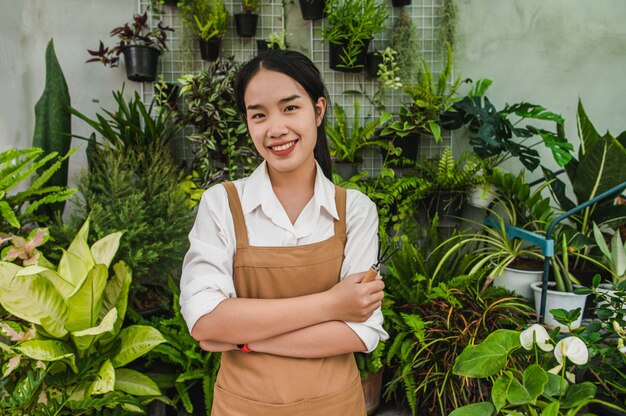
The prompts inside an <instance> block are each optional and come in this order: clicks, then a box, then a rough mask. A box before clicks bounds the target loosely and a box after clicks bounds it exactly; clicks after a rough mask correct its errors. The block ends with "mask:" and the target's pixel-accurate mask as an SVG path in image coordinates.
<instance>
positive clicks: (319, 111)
mask: <svg viewBox="0 0 626 416" xmlns="http://www.w3.org/2000/svg"><path fill="white" fill-rule="evenodd" d="M325 113H326V98H324V97H319V98H318V99H317V102H316V103H315V122H316V124H317V127H319V126H320V124H322V120H323V119H324V114H325Z"/></svg>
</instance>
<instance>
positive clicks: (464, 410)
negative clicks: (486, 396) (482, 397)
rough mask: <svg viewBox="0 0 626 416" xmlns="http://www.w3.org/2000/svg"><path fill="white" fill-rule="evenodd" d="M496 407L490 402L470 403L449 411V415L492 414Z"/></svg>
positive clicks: (483, 415) (485, 415)
mask: <svg viewBox="0 0 626 416" xmlns="http://www.w3.org/2000/svg"><path fill="white" fill-rule="evenodd" d="M496 414H497V412H496V408H495V407H494V406H493V404H491V403H490V402H480V403H472V404H468V405H467V406H463V407H459V408H458V409H456V410H454V411H453V412H452V413H450V416H494V415H496Z"/></svg>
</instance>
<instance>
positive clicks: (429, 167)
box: [415, 147, 483, 193]
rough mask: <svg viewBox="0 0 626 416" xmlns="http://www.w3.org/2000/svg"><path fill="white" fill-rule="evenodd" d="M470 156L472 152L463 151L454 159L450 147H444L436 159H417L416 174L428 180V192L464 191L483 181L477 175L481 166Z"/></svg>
mask: <svg viewBox="0 0 626 416" xmlns="http://www.w3.org/2000/svg"><path fill="white" fill-rule="evenodd" d="M472 157H473V154H471V153H465V154H463V155H462V156H461V158H460V159H459V160H455V159H454V156H453V155H452V151H451V150H450V147H446V148H445V149H444V150H443V153H442V154H441V156H439V157H438V158H436V159H422V160H420V161H417V163H416V164H415V168H416V169H417V176H419V177H421V178H423V179H425V180H426V181H427V182H428V184H429V192H430V193H432V192H437V191H466V190H467V189H469V188H470V187H472V186H474V185H477V184H480V183H482V181H483V179H482V178H481V177H480V176H479V175H478V172H479V171H480V169H481V168H482V166H481V165H480V164H479V163H476V162H474V161H473V160H471V158H472Z"/></svg>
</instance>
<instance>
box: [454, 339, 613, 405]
mask: <svg viewBox="0 0 626 416" xmlns="http://www.w3.org/2000/svg"><path fill="white" fill-rule="evenodd" d="M522 335H524V334H523V333H522V334H520V333H519V332H517V331H511V330H507V329H498V330H495V331H494V332H493V333H491V334H490V335H489V336H488V337H487V338H485V339H484V340H483V341H482V342H481V343H480V344H477V345H470V346H468V347H467V348H465V350H464V351H463V352H462V353H461V355H459V357H458V358H457V359H456V362H455V364H454V374H456V375H460V376H465V377H469V379H470V380H478V379H485V378H495V381H494V383H493V386H492V389H491V394H490V395H489V396H490V399H491V400H490V401H489V402H485V401H483V402H480V403H474V404H472V405H471V407H470V406H468V407H463V408H459V409H457V410H455V411H453V412H452V413H451V414H450V415H451V416H463V415H469V414H472V415H478V416H483V415H484V416H492V415H500V414H501V415H511V414H536V415H538V414H539V412H541V414H542V415H546V414H548V415H554V416H560V415H568V416H570V415H572V416H573V415H577V414H580V411H581V409H583V408H584V407H585V406H586V405H588V404H590V403H592V402H597V403H603V404H604V405H605V406H607V407H610V408H612V409H616V410H618V409H620V408H619V407H618V406H616V405H613V404H610V403H606V402H602V401H601V400H597V399H595V398H596V395H597V388H596V386H595V385H594V384H593V383H591V382H589V381H585V382H582V383H578V384H574V380H571V381H568V377H566V369H572V367H574V363H573V362H571V361H570V359H569V358H570V357H567V359H564V360H565V361H566V362H563V363H562V365H559V366H557V367H556V368H554V369H552V370H550V371H548V369H550V368H551V367H552V366H553V365H555V364H557V361H555V360H554V358H553V357H551V354H549V353H544V352H543V351H541V350H540V349H539V348H538V347H537V344H536V343H534V342H533V344H534V357H533V351H532V350H533V348H531V350H530V351H526V350H525V349H524V348H522V347H521V344H520V339H521V336H522ZM569 338H571V337H569ZM554 341H556V340H555V339H552V342H554ZM563 341H564V340H561V342H563ZM579 342H580V341H579ZM581 344H582V345H583V347H582V348H587V347H586V346H584V343H581ZM560 348H561V345H560V344H559V343H557V345H556V347H555V352H560V351H556V350H557V349H560ZM567 348H568V347H566V344H565V343H564V344H563V347H562V351H563V352H562V355H563V356H566V350H567ZM555 356H556V353H555ZM558 363H559V364H561V361H560V360H559V361H558ZM578 365H581V364H578ZM561 368H562V370H561ZM559 370H561V371H560V374H559ZM572 371H573V370H572ZM553 372H554V373H553ZM572 377H573V375H572ZM470 411H471V413H469V412H470Z"/></svg>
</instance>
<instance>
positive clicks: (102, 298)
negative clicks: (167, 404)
mask: <svg viewBox="0 0 626 416" xmlns="http://www.w3.org/2000/svg"><path fill="white" fill-rule="evenodd" d="M88 234H89V220H87V221H86V222H85V223H84V224H83V226H82V227H81V228H80V230H79V231H78V233H77V234H76V237H75V238H74V240H73V241H72V243H71V244H70V245H69V247H68V248H67V249H66V250H64V252H63V256H62V257H61V260H60V262H59V264H58V265H54V264H52V263H50V262H49V261H48V260H47V259H45V258H44V257H43V256H40V257H39V258H38V259H37V261H36V264H33V265H29V266H25V267H24V266H22V265H19V264H15V263H11V262H6V261H0V285H1V286H2V288H3V289H2V291H0V304H2V306H3V308H5V309H6V310H7V311H8V312H10V313H11V314H12V315H13V316H14V320H13V321H12V322H6V321H5V322H2V323H0V328H2V330H3V333H5V334H6V333H7V331H8V333H9V334H11V335H10V336H11V338H12V341H13V342H12V343H11V344H10V345H4V344H2V345H1V347H2V348H0V354H1V355H2V357H3V361H5V362H11V363H13V365H11V366H9V367H7V372H5V374H4V377H6V376H8V374H10V373H12V374H11V377H8V378H5V379H4V380H5V381H10V382H9V384H7V383H6V382H3V383H1V384H0V394H2V396H3V397H7V396H6V395H5V393H7V392H6V390H5V389H6V388H7V386H9V388H10V387H11V386H13V387H14V388H15V392H16V393H17V394H13V395H11V393H12V392H9V397H13V398H16V397H18V395H19V394H23V393H25V392H26V391H27V394H26V396H27V397H26V398H28V397H36V398H38V400H36V401H33V403H31V405H32V408H31V409H26V408H25V407H21V405H20V404H19V403H20V402H19V401H18V406H20V413H23V412H24V411H25V410H28V413H29V414H39V413H38V412H35V410H36V409H38V410H42V408H44V407H45V408H46V409H47V413H48V412H50V411H54V412H55V413H57V414H61V413H63V414H64V413H65V412H64V409H65V411H73V412H80V413H81V414H87V413H90V414H92V413H91V412H95V411H96V410H101V409H102V408H103V407H109V408H120V410H121V409H124V410H125V411H129V412H142V411H143V409H144V405H145V404H147V403H149V402H150V401H152V400H154V399H155V398H157V397H159V396H161V392H160V390H159V388H158V387H157V385H156V383H155V382H154V381H153V380H152V379H150V378H149V377H148V376H146V375H144V374H142V373H140V372H138V371H135V370H132V369H130V368H128V367H127V364H129V363H131V362H132V361H134V360H135V359H137V358H139V357H141V356H143V355H144V354H146V353H147V352H149V351H150V350H151V349H152V348H154V347H155V346H157V345H159V344H161V343H163V342H165V339H164V338H163V336H162V335H161V334H160V333H159V331H158V330H156V329H155V328H153V327H150V326H142V325H130V326H125V327H123V322H124V317H125V315H126V309H127V302H128V290H129V286H130V283H131V270H130V269H129V268H128V267H127V266H126V265H125V264H124V262H117V263H115V264H114V265H113V266H112V267H110V265H111V263H112V262H113V259H114V257H115V255H116V252H117V249H118V244H119V241H120V238H122V233H113V234H109V235H107V236H105V237H104V238H102V239H100V240H98V241H96V242H95V243H94V244H92V245H89V244H88V242H87V239H88ZM16 323H17V325H19V323H23V324H22V325H23V327H26V328H28V327H30V329H28V333H26V330H24V331H23V333H22V334H21V336H20V334H19V332H20V331H16V328H17V329H19V326H17V327H16ZM36 362H41V363H40V364H38V365H37V366H36V367H35V363H36ZM24 366H26V367H27V368H24ZM31 366H32V368H39V369H40V370H42V371H40V372H39V371H38V372H35V373H34V374H35V377H36V382H35V379H34V378H33V373H31V368H30V367H31ZM20 373H21V374H20ZM15 380H19V383H17V384H15V385H13V382H14V381H15ZM20 390H21V393H20ZM161 399H163V400H166V399H165V398H164V397H161ZM3 402H4V399H3ZM13 404H15V402H13ZM9 406H11V403H9ZM2 408H4V405H3V407H2ZM30 410H33V412H32V413H31V411H30ZM72 414H75V413H72Z"/></svg>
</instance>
